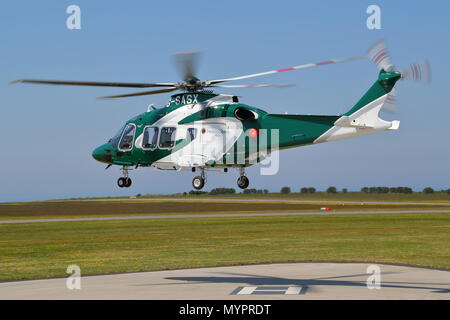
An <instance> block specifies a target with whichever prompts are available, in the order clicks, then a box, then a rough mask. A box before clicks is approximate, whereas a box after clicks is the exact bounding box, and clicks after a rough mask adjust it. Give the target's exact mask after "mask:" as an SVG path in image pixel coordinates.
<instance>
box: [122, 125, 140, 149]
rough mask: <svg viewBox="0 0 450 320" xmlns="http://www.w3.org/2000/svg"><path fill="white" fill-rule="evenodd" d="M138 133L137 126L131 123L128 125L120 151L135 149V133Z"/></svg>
mask: <svg viewBox="0 0 450 320" xmlns="http://www.w3.org/2000/svg"><path fill="white" fill-rule="evenodd" d="M135 132H136V125H135V124H133V123H129V124H127V125H126V127H125V130H124V131H123V134H122V139H120V143H119V150H121V151H128V150H131V149H132V148H133V140H134V133H135Z"/></svg>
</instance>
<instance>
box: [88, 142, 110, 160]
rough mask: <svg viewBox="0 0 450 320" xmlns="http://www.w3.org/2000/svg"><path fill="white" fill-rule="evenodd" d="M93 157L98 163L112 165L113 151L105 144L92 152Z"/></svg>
mask: <svg viewBox="0 0 450 320" xmlns="http://www.w3.org/2000/svg"><path fill="white" fill-rule="evenodd" d="M92 157H93V158H94V159H95V160H97V161H100V162H106V163H110V162H111V160H112V156H111V149H110V148H109V146H108V145H107V144H103V145H101V146H100V147H97V148H95V149H94V151H92Z"/></svg>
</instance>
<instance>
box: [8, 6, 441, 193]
mask: <svg viewBox="0 0 450 320" xmlns="http://www.w3.org/2000/svg"><path fill="white" fill-rule="evenodd" d="M71 4H76V5H78V6H80V8H81V14H82V16H81V30H68V29H67V28H66V19H67V17H68V15H67V14H66V8H67V7H68V6H69V5H71ZM370 4H377V5H379V6H380V7H381V14H382V15H381V19H382V20H381V22H382V29H381V30H368V29H367V27H366V19H367V16H368V15H367V14H366V8H367V7H368V5H370ZM449 9H450V5H449V4H448V3H447V2H444V1H439V2H438V1H434V2H430V1H361V0H359V1H356V0H355V1H276V2H274V1H220V2H219V1H170V2H169V1H87V0H86V1H85V0H83V1H82V0H72V1H62V0H60V1H20V0H18V1H2V2H1V4H0V30H1V31H0V32H1V40H2V41H1V42H0V52H1V59H0V67H1V72H0V101H1V116H0V143H1V145H2V146H3V148H2V151H0V154H1V157H0V167H1V176H2V181H3V183H2V184H1V186H0V201H19V200H37V199H54V198H67V197H78V196H116V195H128V194H136V193H172V192H182V191H188V190H190V189H191V179H192V175H193V174H192V173H190V172H182V173H166V172H157V171H155V170H153V169H139V170H137V171H133V172H132V175H131V176H132V178H133V187H132V188H131V189H119V188H118V187H117V186H116V179H117V178H118V177H119V176H120V171H119V170H118V168H110V169H108V170H107V171H105V170H104V165H103V164H101V163H98V162H96V161H95V160H94V159H92V157H91V152H92V150H93V149H94V148H95V147H96V146H98V145H100V144H102V143H104V142H105V141H106V140H107V139H108V138H109V137H110V136H112V135H113V134H114V133H115V132H116V131H117V130H118V128H119V127H120V126H121V125H122V124H123V122H124V121H126V120H127V119H129V118H131V117H133V116H134V115H136V114H138V113H141V112H143V111H145V109H146V106H147V104H148V103H154V104H155V105H156V106H162V105H164V104H165V103H166V102H167V100H168V98H169V96H168V95H164V94H162V95H157V96H144V97H136V98H130V99H118V100H114V101H99V100H96V97H98V96H103V95H109V94H119V93H125V92H127V90H126V89H125V90H124V89H120V88H117V89H116V88H95V87H93V88H88V87H54V86H36V85H15V86H10V85H8V83H9V82H10V81H11V80H14V79H18V78H43V79H46V78H48V79H68V80H92V81H96V80H97V81H123V82H126V81H130V82H131V81H132V82H171V81H178V80H179V75H178V73H177V72H176V70H175V68H174V66H173V64H172V60H171V57H170V54H171V53H174V52H178V51H189V50H201V51H203V55H202V60H201V63H200V68H199V77H200V78H202V79H217V78H222V77H230V76H237V75H241V74H247V73H254V72H261V71H266V70H271V69H274V68H283V67H289V66H292V65H297V64H303V63H309V62H316V61H322V60H327V59H332V58H340V57H348V56H354V55H361V54H364V53H365V50H366V48H367V47H369V46H370V45H371V44H373V43H374V42H375V41H377V40H379V39H385V40H386V41H387V43H388V46H389V50H390V53H391V57H392V60H393V62H394V63H395V64H396V66H398V67H399V69H402V68H404V67H406V66H407V65H408V64H409V63H411V62H416V61H419V60H421V59H422V58H428V59H429V61H430V62H431V65H432V68H433V82H432V83H431V84H430V85H421V84H418V83H414V82H412V81H402V82H401V83H399V85H398V100H399V102H398V108H397V113H396V114H385V115H384V117H385V118H387V119H389V120H392V119H398V120H401V125H400V130H399V131H396V132H382V133H379V134H376V135H372V136H366V137H360V138H356V139H349V140H343V141H337V142H331V143H326V144H320V145H315V146H308V147H304V148H298V149H292V150H288V151H283V152H282V153H281V169H280V171H279V173H278V174H277V175H275V176H261V175H260V174H259V168H258V167H257V166H255V167H254V168H251V169H249V170H247V175H248V176H249V178H250V181H251V187H256V188H267V189H269V190H273V191H278V190H279V189H280V188H281V186H284V185H286V186H290V187H291V188H292V189H294V190H298V189H299V188H300V187H303V186H313V187H316V188H318V189H324V188H326V187H328V186H330V185H334V186H337V187H338V188H344V187H346V188H348V189H350V190H359V189H360V188H361V187H362V186H378V185H382V186H399V185H404V186H410V187H413V188H414V189H416V190H421V189H422V188H423V187H425V186H432V187H434V188H436V189H441V188H445V189H447V188H450V166H449V159H450V148H449V143H448V139H449V136H450V135H449V133H450V126H449V125H448V122H449V119H450V108H449V107H450V105H449V102H448V99H447V92H448V87H449V72H450V70H449V63H448V57H449V56H450V43H449V39H450V37H449V31H450V28H449V27H450V22H449V21H450V20H449V19H448V12H449ZM376 76H377V69H376V68H375V67H374V66H373V65H371V64H370V63H369V62H368V61H357V62H351V63H347V64H338V65H331V66H324V67H321V68H315V69H309V70H303V71H296V72H287V73H283V74H277V75H273V76H267V77H264V78H258V79H255V80H254V81H251V82H250V81H249V82H247V83H288V84H295V85H296V87H294V88H288V89H271V88H265V89H224V90H222V92H224V93H234V94H236V95H240V96H242V98H241V101H242V102H244V103H246V104H249V105H253V106H256V107H260V108H262V109H264V110H267V111H269V112H273V113H284V112H288V113H300V114H302V113H304V114H338V113H340V112H343V111H344V110H347V109H349V108H350V107H351V106H352V105H353V104H354V103H355V102H356V101H357V100H358V98H359V97H360V96H361V95H362V94H363V93H364V92H365V90H367V88H368V87H369V86H370V85H371V84H372V82H373V81H374V80H375V79H376ZM130 91H131V90H130ZM237 176H238V173H237V172H234V170H232V171H231V172H229V173H227V174H220V173H214V172H211V173H209V175H208V182H207V190H208V189H211V188H214V187H222V186H226V187H235V183H236V179H237Z"/></svg>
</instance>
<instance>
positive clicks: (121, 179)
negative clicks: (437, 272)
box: [117, 178, 127, 188]
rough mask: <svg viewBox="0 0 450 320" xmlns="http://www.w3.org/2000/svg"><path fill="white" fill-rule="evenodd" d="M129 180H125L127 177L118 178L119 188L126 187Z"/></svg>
mask: <svg viewBox="0 0 450 320" xmlns="http://www.w3.org/2000/svg"><path fill="white" fill-rule="evenodd" d="M126 184H127V182H126V181H125V178H119V179H117V185H118V186H119V188H123V187H126Z"/></svg>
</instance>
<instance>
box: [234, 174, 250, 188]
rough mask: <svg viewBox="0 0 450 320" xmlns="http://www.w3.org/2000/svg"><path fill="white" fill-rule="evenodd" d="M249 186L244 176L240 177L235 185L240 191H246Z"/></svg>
mask: <svg viewBox="0 0 450 320" xmlns="http://www.w3.org/2000/svg"><path fill="white" fill-rule="evenodd" d="M249 184H250V181H249V180H248V178H247V177H246V176H240V177H239V178H238V180H237V185H238V187H239V188H241V189H247V187H248V185H249Z"/></svg>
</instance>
